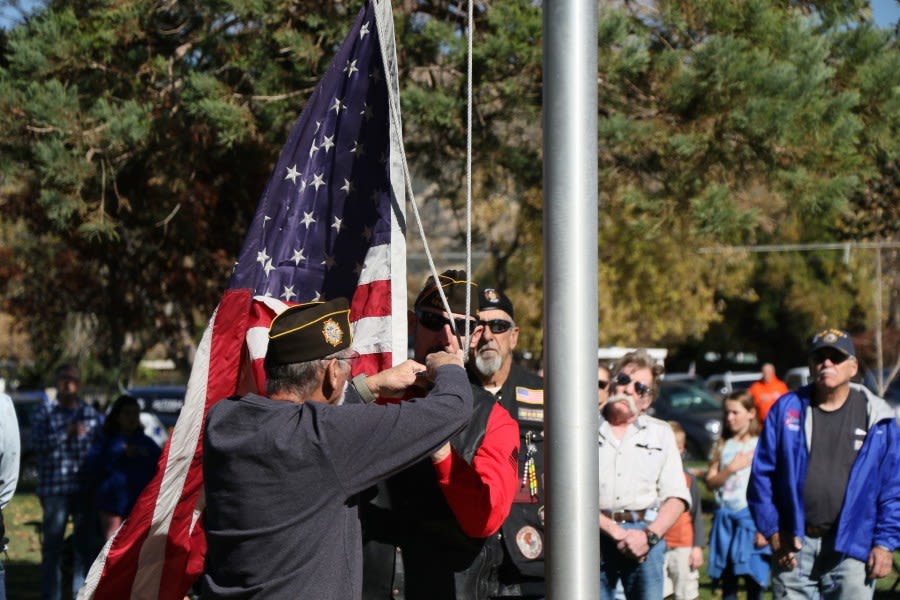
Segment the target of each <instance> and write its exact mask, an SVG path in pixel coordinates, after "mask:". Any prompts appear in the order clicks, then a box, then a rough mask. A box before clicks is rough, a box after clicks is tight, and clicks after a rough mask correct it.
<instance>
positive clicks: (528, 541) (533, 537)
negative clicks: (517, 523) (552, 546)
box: [516, 525, 544, 560]
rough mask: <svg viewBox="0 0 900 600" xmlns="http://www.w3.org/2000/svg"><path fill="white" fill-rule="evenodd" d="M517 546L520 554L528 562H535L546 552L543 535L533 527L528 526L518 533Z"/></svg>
mask: <svg viewBox="0 0 900 600" xmlns="http://www.w3.org/2000/svg"><path fill="white" fill-rule="evenodd" d="M516 546H518V547H519V552H521V553H522V556H524V557H525V558H527V559H528V560H534V559H536V558H537V557H538V556H540V555H541V552H542V551H543V550H544V540H542V539H541V534H540V533H538V530H537V529H535V528H534V527H532V526H531V525H526V526H525V527H523V528H522V529H520V530H519V531H518V533H516Z"/></svg>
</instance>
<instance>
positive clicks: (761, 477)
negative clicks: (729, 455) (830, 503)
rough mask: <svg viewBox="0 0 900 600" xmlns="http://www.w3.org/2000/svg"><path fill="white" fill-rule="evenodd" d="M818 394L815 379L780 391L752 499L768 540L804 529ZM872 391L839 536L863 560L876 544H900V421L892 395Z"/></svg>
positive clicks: (843, 548)
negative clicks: (814, 396) (815, 396)
mask: <svg viewBox="0 0 900 600" xmlns="http://www.w3.org/2000/svg"><path fill="white" fill-rule="evenodd" d="M853 387H854V389H857V390H862V389H863V388H862V387H861V386H856V385H854V386H853ZM865 392H868V391H867V390H865ZM812 393H813V384H810V385H808V386H805V387H801V388H799V389H798V390H796V391H793V392H788V393H787V394H785V395H783V396H782V397H781V398H779V399H778V401H777V402H776V403H775V405H774V406H773V407H772V409H771V410H770V411H769V415H768V416H767V417H766V424H765V427H764V428H763V432H762V434H761V435H760V438H759V443H758V444H757V446H756V454H755V456H754V457H753V468H752V471H751V475H750V485H749V486H748V488H747V502H748V504H749V508H750V512H751V514H752V515H753V520H754V521H755V522H756V528H757V529H758V530H759V532H760V533H762V534H763V535H764V536H765V537H766V539H768V538H770V537H771V536H772V534H774V533H775V532H781V534H782V536H784V535H793V536H794V537H796V538H798V539H801V540H802V539H803V536H804V531H805V529H806V523H805V518H804V513H803V486H804V483H805V481H806V467H807V462H808V459H809V445H810V440H811V439H812V408H811V407H810V398H811V396H812ZM866 397H867V400H868V408H867V412H868V432H867V434H866V438H865V441H864V442H863V445H862V447H861V448H860V450H859V453H858V454H857V455H856V460H855V462H854V463H853V467H852V468H851V470H850V477H849V479H848V481H847V489H846V491H845V493H844V503H843V505H842V506H841V512H840V514H839V515H838V520H837V523H836V531H835V543H834V547H835V550H837V551H838V552H840V553H842V554H845V555H847V556H851V557H853V558H856V559H858V560H862V561H865V560H867V559H868V557H869V553H870V551H871V549H872V547H873V546H883V547H885V548H887V549H888V550H890V551H893V550H894V549H896V548H897V547H898V546H900V428H898V426H897V421H896V419H895V415H894V412H893V410H892V409H891V407H890V406H889V405H888V404H887V402H885V401H884V400H882V399H881V398H878V397H877V396H874V395H872V394H870V393H866Z"/></svg>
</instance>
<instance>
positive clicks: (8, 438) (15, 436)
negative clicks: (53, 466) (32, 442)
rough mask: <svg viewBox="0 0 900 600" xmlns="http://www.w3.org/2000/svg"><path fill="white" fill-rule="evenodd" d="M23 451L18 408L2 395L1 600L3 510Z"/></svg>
mask: <svg viewBox="0 0 900 600" xmlns="http://www.w3.org/2000/svg"><path fill="white" fill-rule="evenodd" d="M21 450H22V449H21V443H20V440H19V421H18V420H17V419H16V408H15V406H13V401H12V399H11V398H10V397H9V396H7V395H6V394H0V551H2V552H3V559H0V600H6V570H5V567H4V564H3V563H4V559H5V558H6V544H7V541H8V540H7V538H6V527H5V525H4V522H3V509H4V508H6V505H7V504H9V501H10V500H12V497H13V494H14V493H15V492H16V484H17V483H18V482H19V461H20V459H21Z"/></svg>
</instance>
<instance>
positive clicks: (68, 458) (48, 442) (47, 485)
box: [31, 364, 102, 600]
mask: <svg viewBox="0 0 900 600" xmlns="http://www.w3.org/2000/svg"><path fill="white" fill-rule="evenodd" d="M80 386H81V371H79V369H78V367H76V366H75V365H68V364H67V365H62V366H60V367H59V368H58V369H57V370H56V402H54V403H52V404H43V405H42V406H41V408H40V409H39V410H38V412H37V414H36V415H35V418H34V424H33V425H32V429H31V435H32V441H33V443H34V448H35V450H36V451H37V453H38V485H37V495H38V498H39V499H40V501H41V508H42V509H43V511H44V519H43V539H42V543H41V598H42V599H43V600H58V599H59V598H60V597H61V594H62V590H61V585H62V570H61V566H62V553H63V540H64V539H65V533H66V523H67V522H68V520H69V516H70V515H71V517H72V525H73V530H72V542H73V550H74V557H73V563H72V593H73V595H75V594H77V593H78V590H79V589H80V588H81V586H82V584H83V583H84V578H85V575H86V574H87V570H88V568H89V567H90V566H91V563H92V562H93V560H94V556H95V555H96V551H97V542H98V541H99V539H98V535H97V532H96V529H97V523H96V521H95V518H96V513H95V512H94V511H93V507H92V506H91V503H90V502H88V501H87V498H86V496H85V493H84V492H85V490H84V489H82V487H83V486H82V475H83V474H82V468H83V467H84V461H85V458H86V457H87V454H88V450H90V448H91V445H92V444H93V442H94V436H95V434H96V432H97V430H98V428H99V426H100V423H101V420H102V419H101V416H100V413H98V412H97V411H96V410H94V408H93V407H91V405H89V404H86V403H85V402H83V401H82V400H81V398H80V397H79V395H78V389H79V387H80Z"/></svg>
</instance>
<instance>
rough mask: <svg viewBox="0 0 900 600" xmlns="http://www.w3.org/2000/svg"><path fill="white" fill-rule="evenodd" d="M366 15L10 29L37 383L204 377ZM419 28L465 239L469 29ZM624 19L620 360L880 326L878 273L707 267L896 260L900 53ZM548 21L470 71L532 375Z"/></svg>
mask: <svg viewBox="0 0 900 600" xmlns="http://www.w3.org/2000/svg"><path fill="white" fill-rule="evenodd" d="M359 5H360V3H359V2H356V3H353V4H351V5H347V4H345V3H334V2H327V1H323V0H302V1H299V2H296V1H287V0H251V1H243V0H240V1H239V0H213V1H204V2H198V1H195V0H186V1H185V2H177V3H162V4H160V3H157V2H150V1H149V0H132V1H130V2H119V1H112V0H110V1H92V2H83V1H72V0H56V1H53V2H50V3H49V5H48V8H47V9H46V10H43V9H42V10H39V11H38V12H37V13H36V14H35V15H33V17H32V18H30V19H29V20H28V21H27V22H25V23H24V24H22V25H21V26H17V27H15V28H14V29H12V30H11V31H10V32H9V35H8V37H7V38H5V41H4V42H3V43H4V45H3V46H2V47H0V52H2V60H0V128H2V132H3V136H0V218H2V219H3V220H4V222H5V223H7V224H10V227H11V228H12V230H14V231H15V232H16V235H14V236H10V235H6V239H3V240H0V246H6V247H7V248H8V249H10V252H8V253H6V252H4V253H3V254H2V255H0V256H2V259H0V267H2V269H3V272H4V273H5V274H9V277H6V278H4V279H3V280H0V294H2V296H3V298H4V301H5V305H6V306H8V307H10V310H12V311H14V313H15V316H16V318H17V319H19V320H20V322H22V323H24V324H25V325H26V327H27V329H28V331H29V333H30V334H31V336H32V340H33V342H34V346H35V347H36V348H38V349H39V350H38V352H39V357H38V360H39V362H42V363H44V364H47V365H51V364H53V363H54V361H56V360H58V359H59V358H60V357H62V356H64V355H67V354H73V353H75V354H78V352H88V353H90V354H96V355H97V356H98V357H99V359H98V360H99V364H100V370H106V371H107V372H108V373H110V375H109V376H110V377H117V376H118V374H119V373H124V374H126V376H127V374H128V373H130V372H132V370H133V368H134V365H135V364H136V362H137V360H138V359H139V358H140V357H141V356H142V355H143V354H144V353H145V352H146V351H147V349H148V348H150V347H151V346H154V345H155V344H158V343H159V344H162V345H163V350H164V352H165V353H166V354H168V355H170V356H173V357H175V358H176V360H179V361H180V363H181V364H182V365H187V364H188V362H189V357H190V350H191V347H192V344H193V343H194V341H195V339H196V336H197V332H198V330H200V329H201V328H202V326H203V324H204V323H205V320H206V318H207V317H208V315H209V314H210V313H211V311H212V308H213V306H214V304H215V302H216V300H217V299H218V297H219V295H220V293H221V288H222V286H223V285H224V282H225V280H226V279H227V276H228V273H229V272H230V267H231V264H232V262H233V260H234V256H235V254H236V252H237V250H238V246H239V244H240V243H241V241H242V240H243V238H244V235H245V232H246V227H247V223H248V221H249V219H250V217H251V215H252V214H253V211H254V209H255V207H256V203H257V201H258V198H259V194H260V192H261V190H262V188H263V186H264V185H265V182H266V178H267V177H268V175H269V173H270V171H271V167H272V164H273V162H274V160H275V158H276V156H277V154H278V152H279V151H280V150H281V147H282V145H283V144H284V141H285V139H286V137H287V133H288V131H289V128H290V126H291V124H292V123H293V122H294V120H295V119H296V117H297V115H298V113H299V111H300V109H301V107H302V105H303V102H304V100H305V99H306V98H307V97H308V95H309V94H310V93H311V92H312V90H313V88H314V86H315V84H316V83H317V82H318V80H319V79H320V78H321V77H322V75H323V74H324V70H325V68H326V67H327V65H328V63H329V61H330V59H331V56H332V54H333V52H334V51H335V50H336V48H337V46H338V44H339V43H340V41H341V40H342V39H343V37H344V35H345V33H346V30H347V26H348V25H349V23H350V22H351V20H352V19H353V17H354V16H355V13H356V11H357V9H358V8H359ZM395 11H396V12H395V26H396V31H397V44H398V48H397V49H398V53H399V66H400V69H401V72H400V81H401V104H402V108H403V121H404V126H405V132H404V133H405V144H406V152H407V155H408V158H409V161H410V165H411V167H412V169H413V174H414V176H415V177H416V179H417V181H423V182H425V183H426V184H427V188H426V189H427V190H428V191H427V193H426V196H425V197H424V198H420V201H423V202H437V203H439V204H440V205H441V206H447V207H449V212H448V213H447V214H448V215H449V216H447V218H444V219H443V222H444V223H445V224H446V225H445V226H446V228H447V229H448V230H449V231H448V232H445V233H449V235H450V236H451V239H462V238H461V235H460V230H459V227H460V226H461V225H459V224H461V223H463V222H464V219H462V218H461V210H462V207H463V206H464V200H465V198H464V190H463V189H462V188H463V185H462V182H463V181H464V175H465V171H464V169H465V147H466V128H465V116H466V85H467V82H466V68H467V57H466V39H465V31H466V23H465V21H464V17H463V16H462V15H461V14H460V13H459V11H458V8H457V7H456V6H450V5H446V4H441V3H433V2H428V1H424V2H417V3H412V4H405V5H402V6H396V7H395ZM599 17H600V18H599V22H598V58H599V73H598V79H597V81H598V106H597V110H598V130H597V134H598V144H599V145H598V155H599V164H598V169H599V171H598V172H599V205H598V214H599V217H600V225H599V228H600V230H599V239H600V243H599V247H598V274H599V279H600V297H601V306H600V315H599V319H600V322H599V325H600V332H601V339H600V340H599V342H600V343H601V344H612V343H621V344H629V345H631V344H646V345H670V346H673V347H674V346H677V345H680V344H685V343H691V344H701V343H702V340H704V338H705V339H706V341H707V342H710V343H712V341H714V340H711V338H714V337H717V338H718V339H722V340H729V341H733V342H734V343H735V344H738V345H745V346H746V345H753V344H755V345H756V347H764V346H765V345H766V344H769V345H771V344H770V342H771V339H770V338H769V337H767V336H774V335H776V333H777V332H787V333H786V334H785V335H788V336H790V337H791V340H792V342H791V343H793V342H796V340H799V339H802V337H803V336H805V335H806V334H807V333H808V331H807V329H808V328H809V327H811V326H814V325H816V326H817V325H818V324H819V323H821V322H823V321H824V320H830V321H829V322H839V323H840V324H848V323H849V324H853V325H854V326H856V325H858V326H863V325H865V324H867V323H869V322H870V319H869V320H867V314H868V313H869V312H870V308H869V306H871V303H870V302H869V301H868V300H867V294H868V293H869V292H870V289H869V285H870V284H869V283H868V282H869V278H868V276H867V275H866V273H867V272H866V271H865V265H864V262H863V257H854V258H853V260H851V261H850V262H849V263H847V264H844V263H843V262H840V261H837V262H836V263H835V262H833V261H832V262H829V261H828V260H826V257H818V256H816V257H811V256H807V255H785V256H781V257H775V256H771V257H768V258H766V259H765V260H763V259H758V257H757V256H756V255H747V254H744V253H737V254H735V253H700V249H703V248H710V247H716V246H724V245H740V244H768V243H793V242H809V241H832V240H842V239H875V238H880V239H885V238H891V236H894V237H896V234H897V232H898V227H900V214H898V210H900V208H898V207H900V196H898V194H900V154H898V151H900V141H898V140H900V131H898V127H900V53H898V49H897V37H896V33H892V32H888V31H882V30H879V29H876V28H875V27H874V26H873V25H872V23H871V15H870V12H869V11H868V6H867V3H866V2H865V1H864V0H833V1H826V2H807V1H804V2H779V1H775V0H747V1H743V2H733V1H732V0H662V1H659V2H654V3H640V2H632V3H618V4H613V5H609V4H604V5H603V6H602V7H601V9H600V15H599ZM542 18H543V14H542V8H541V5H540V3H535V2H532V1H531V0H507V1H504V2H499V3H493V4H489V5H480V6H479V7H478V9H477V12H476V23H475V27H474V34H475V39H474V42H473V46H474V55H473V57H472V61H473V69H474V76H473V81H472V84H473V103H472V108H473V116H474V125H473V131H472V135H473V152H474V156H473V173H472V180H473V186H474V189H475V198H474V202H475V206H476V219H475V225H476V231H475V239H476V244H477V245H478V246H479V247H481V248H484V249H486V250H487V252H488V253H489V259H488V260H487V261H485V263H484V266H483V269H482V271H481V272H480V273H479V274H478V275H479V277H480V278H481V279H482V282H483V283H486V284H495V285H499V286H501V287H504V288H507V290H508V291H509V293H510V296H511V297H512V298H513V299H514V300H516V301H517V305H518V306H517V313H519V314H521V317H520V319H519V320H520V321H521V324H522V325H523V334H522V341H523V344H525V345H526V347H528V348H530V349H532V350H534V351H539V349H540V346H541V340H540V326H541V314H540V310H541V306H542V294H543V289H542V272H543V258H542V256H541V252H542V246H543V244H542V235H543V232H542V219H543V199H542V183H543V182H542V170H541V161H542V152H543V148H542V132H541V121H542V98H543V92H544V89H543V83H544V81H543V80H544V74H543V71H542V69H543V65H542V55H541V53H542V44H543V33H542V29H543V27H542ZM4 231H8V230H7V229H6V228H4ZM412 233H414V232H412ZM428 233H429V235H431V234H433V233H434V234H436V233H439V232H428ZM460 247H461V246H460ZM5 249H6V248H4V250H5ZM446 266H451V265H446ZM454 266H455V265H454ZM890 268H891V267H890V266H888V267H887V269H888V270H890ZM895 285H900V284H895ZM48 297H53V298H54V299H58V301H57V302H56V303H55V304H54V306H53V308H52V309H50V310H48V311H46V312H45V313H42V314H40V315H35V314H34V311H33V310H32V308H31V307H33V306H36V305H39V304H41V303H42V302H43V301H45V299H46V298H48ZM891 297H892V298H898V297H900V294H896V293H895V294H894V295H893V296H891ZM520 307H522V308H520ZM889 312H890V313H891V314H894V313H895V312H896V314H897V315H898V316H897V319H900V308H898V309H896V310H893V309H892V310H891V311H889ZM757 323H758V324H759V326H758V327H754V326H753V325H752V324H757ZM69 330H72V331H80V332H84V335H85V336H87V337H88V338H89V340H90V341H89V342H86V341H85V339H84V338H83V337H82V338H78V337H77V336H75V335H74V334H72V336H69V335H68V334H67V335H64V336H60V334H59V332H61V331H69ZM760 332H762V333H760ZM67 338H71V339H67ZM791 343H785V344H783V345H784V346H785V347H790V346H791ZM88 349H89V350H88Z"/></svg>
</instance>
